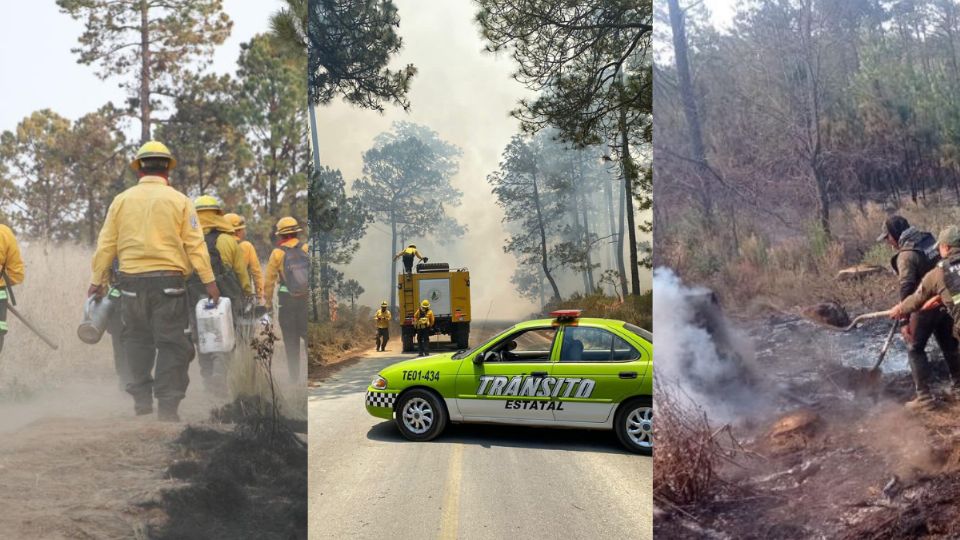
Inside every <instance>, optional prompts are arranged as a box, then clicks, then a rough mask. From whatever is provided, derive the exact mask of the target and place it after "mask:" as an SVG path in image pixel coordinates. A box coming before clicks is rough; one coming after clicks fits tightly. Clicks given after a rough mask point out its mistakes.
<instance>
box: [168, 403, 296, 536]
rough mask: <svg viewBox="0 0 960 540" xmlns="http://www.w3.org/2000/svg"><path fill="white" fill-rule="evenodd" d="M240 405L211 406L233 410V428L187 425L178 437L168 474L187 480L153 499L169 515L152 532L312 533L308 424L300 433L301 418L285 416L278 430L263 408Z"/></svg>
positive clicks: (220, 413) (221, 411)
mask: <svg viewBox="0 0 960 540" xmlns="http://www.w3.org/2000/svg"><path fill="white" fill-rule="evenodd" d="M241 408H243V407H239V406H238V404H236V403H234V404H231V406H228V407H224V408H221V409H219V410H217V411H214V413H213V416H214V417H215V418H217V419H219V420H221V421H222V420H224V419H226V418H229V417H231V416H232V418H233V420H235V421H236V422H237V423H236V425H235V426H234V428H233V429H219V428H216V427H198V426H189V427H187V428H186V429H184V430H183V432H182V433H181V434H180V436H179V437H178V438H177V439H176V441H174V443H173V445H172V446H173V448H174V459H173V460H171V462H170V464H169V466H168V468H167V470H166V475H167V477H169V478H171V479H176V480H179V481H182V482H185V484H183V485H180V486H178V487H175V488H171V489H168V490H166V491H164V492H163V493H162V494H161V496H160V498H159V501H156V502H155V504H156V505H157V506H159V507H160V508H161V509H162V510H163V511H164V512H165V514H166V515H167V516H168V519H167V520H166V521H165V522H164V523H163V524H162V525H161V526H156V527H154V528H153V529H152V530H151V531H150V537H151V538H157V539H170V540H173V539H186V540H189V539H198V540H199V539H207V538H236V539H240V538H263V539H277V540H288V539H301V538H306V537H307V473H306V471H307V448H306V443H305V441H304V438H305V432H306V429H303V430H302V431H303V435H304V437H301V436H300V435H298V434H297V433H295V432H294V431H292V430H291V428H290V426H297V424H295V423H291V422H289V421H281V424H280V425H279V427H278V428H277V429H276V430H273V429H271V428H270V424H269V423H268V422H267V419H266V418H265V417H263V416H259V415H256V414H245V415H242V416H241V415H239V414H238V413H237V412H236V411H237V409H241ZM225 411H226V412H225ZM304 428H305V426H304Z"/></svg>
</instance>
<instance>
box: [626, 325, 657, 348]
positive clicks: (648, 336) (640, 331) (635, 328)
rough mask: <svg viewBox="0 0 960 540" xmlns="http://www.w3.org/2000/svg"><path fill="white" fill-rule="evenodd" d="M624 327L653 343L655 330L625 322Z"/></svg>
mask: <svg viewBox="0 0 960 540" xmlns="http://www.w3.org/2000/svg"><path fill="white" fill-rule="evenodd" d="M623 327H624V328H626V329H627V330H629V331H631V332H633V333H634V334H636V335H638V336H640V337H642V338H643V339H645V340H647V341H649V342H650V344H651V345H652V344H653V332H650V331H649V330H644V329H643V328H640V327H639V326H637V325H635V324H630V323H624V324H623Z"/></svg>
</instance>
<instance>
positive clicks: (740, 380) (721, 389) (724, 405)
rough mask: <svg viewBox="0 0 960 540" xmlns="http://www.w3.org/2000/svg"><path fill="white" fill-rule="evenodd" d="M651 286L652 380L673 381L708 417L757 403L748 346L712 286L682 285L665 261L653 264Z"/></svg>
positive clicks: (729, 415)
mask: <svg viewBox="0 0 960 540" xmlns="http://www.w3.org/2000/svg"><path fill="white" fill-rule="evenodd" d="M653 287H654V289H653V290H654V291H655V292H654V295H653V319H654V323H653V324H654V328H656V329H657V352H656V361H655V364H654V365H655V369H656V378H657V380H658V381H659V382H661V383H666V384H669V385H671V386H676V387H678V388H679V389H680V390H682V391H683V392H684V393H685V394H687V396H689V397H690V398H691V399H692V400H693V401H694V402H695V403H697V404H698V405H700V406H701V407H703V409H704V410H705V411H706V412H707V414H708V415H709V416H710V418H711V419H714V420H730V419H733V418H737V417H740V416H743V415H744V414H746V413H748V412H750V411H751V410H752V409H755V408H757V407H762V406H763V403H762V400H763V398H762V397H760V393H759V392H758V388H757V379H756V377H755V375H754V370H753V362H754V351H753V347H752V345H751V343H750V341H749V339H748V338H747V337H746V336H745V335H743V334H742V333H741V332H739V331H738V330H737V329H736V328H735V327H734V326H733V325H732V324H731V323H730V320H729V319H728V318H727V317H726V316H725V315H724V313H723V310H722V309H721V307H720V305H719V303H718V302H717V300H716V296H715V295H714V294H713V292H712V291H710V290H709V289H706V288H703V287H688V286H685V285H684V284H683V283H682V282H681V280H680V278H679V277H678V276H677V275H676V274H675V273H674V272H673V270H671V269H669V268H665V267H660V268H657V269H655V270H654V274H653Z"/></svg>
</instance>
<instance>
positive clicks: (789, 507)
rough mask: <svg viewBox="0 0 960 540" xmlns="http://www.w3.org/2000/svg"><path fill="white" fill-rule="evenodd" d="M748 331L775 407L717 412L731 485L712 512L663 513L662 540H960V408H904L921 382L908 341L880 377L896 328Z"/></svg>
mask: <svg viewBox="0 0 960 540" xmlns="http://www.w3.org/2000/svg"><path fill="white" fill-rule="evenodd" d="M739 326H740V327H742V328H746V329H748V330H749V334H750V337H751V339H752V341H753V343H754V345H755V350H756V362H755V368H756V374H757V376H758V378H759V382H758V389H759V390H758V391H759V392H760V393H762V394H763V397H764V399H761V400H754V401H753V403H754V404H758V405H754V407H753V408H752V409H748V410H739V411H735V414H731V413H730V411H718V416H720V417H721V418H714V423H715V424H717V428H718V429H719V428H720V427H722V426H723V425H724V422H728V423H729V426H730V430H729V434H730V436H728V435H727V434H726V433H727V432H723V433H722V434H719V435H718V437H720V438H721V440H722V441H723V444H724V446H725V447H727V448H728V449H729V450H730V451H731V455H732V456H733V457H732V458H731V459H729V460H727V459H723V460H720V465H719V467H720V468H719V471H718V472H719V476H720V478H721V479H722V480H723V483H722V484H721V485H720V486H719V489H718V490H717V492H716V494H715V496H714V497H713V498H712V500H710V501H708V502H706V503H700V504H698V505H692V506H687V507H683V508H680V509H666V508H661V509H660V511H659V514H658V516H657V518H656V520H655V534H656V535H657V536H659V535H664V537H669V538H693V537H707V538H756V539H760V538H764V539H766V538H957V537H960V505H958V504H956V501H958V500H960V403H952V402H944V403H942V405H941V407H940V408H939V409H938V410H936V411H933V412H920V413H916V412H912V411H909V410H907V409H906V408H904V407H903V403H904V402H906V401H907V400H909V399H910V398H911V397H912V380H911V378H910V375H909V372H907V371H905V370H906V357H905V348H904V346H903V343H902V341H901V340H900V338H899V336H897V337H896V338H895V343H894V346H893V347H892V348H891V351H890V352H889V353H888V357H887V359H886V361H885V364H884V374H883V376H882V377H880V378H871V377H869V375H868V373H867V371H868V370H869V367H865V366H870V365H872V363H873V362H874V361H875V360H876V358H877V354H878V353H879V350H880V347H881V346H882V343H883V341H884V339H885V337H886V332H887V331H888V330H889V324H888V323H887V322H886V321H882V322H876V323H871V324H870V325H869V326H865V327H862V328H860V329H858V330H855V331H853V332H850V333H847V334H843V333H838V332H834V331H831V330H828V329H825V328H823V327H820V326H817V325H814V324H811V323H809V322H806V321H804V320H801V319H798V318H795V317H787V316H776V317H772V318H767V319H763V320H754V321H748V322H740V323H739ZM928 353H930V359H931V362H932V363H933V365H934V367H935V368H936V373H937V374H938V389H941V390H942V389H943V386H944V385H945V384H946V383H947V381H948V378H947V377H946V370H945V367H944V366H943V362H942V361H941V359H940V356H939V352H938V351H937V349H936V346H935V345H934V344H931V346H930V347H929V348H928ZM706 412H707V413H708V414H710V413H711V410H710V408H709V407H706ZM724 415H726V416H727V417H726V418H722V416H724Z"/></svg>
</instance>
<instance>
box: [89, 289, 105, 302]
mask: <svg viewBox="0 0 960 540" xmlns="http://www.w3.org/2000/svg"><path fill="white" fill-rule="evenodd" d="M105 294H106V287H104V286H103V285H90V288H88V289H87V298H89V297H91V296H93V297H94V298H96V299H97V300H98V301H99V300H100V299H102V298H103V297H104V295H105Z"/></svg>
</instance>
